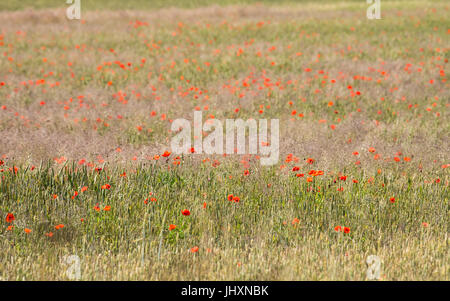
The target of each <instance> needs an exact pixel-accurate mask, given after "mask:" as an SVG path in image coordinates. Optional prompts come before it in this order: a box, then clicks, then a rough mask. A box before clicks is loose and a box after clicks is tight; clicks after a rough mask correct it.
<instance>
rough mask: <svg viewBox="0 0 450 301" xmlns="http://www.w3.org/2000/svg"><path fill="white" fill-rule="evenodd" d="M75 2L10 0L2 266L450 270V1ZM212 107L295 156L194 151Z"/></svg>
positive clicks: (232, 276) (197, 274) (148, 271)
mask: <svg viewBox="0 0 450 301" xmlns="http://www.w3.org/2000/svg"><path fill="white" fill-rule="evenodd" d="M67 7H68V5H67V4H66V3H65V1H55V0H39V1H19V0H10V1H6V2H4V3H3V2H2V3H1V4H0V141H1V142H0V218H1V220H0V226H1V227H0V249H1V252H0V279H2V280H367V279H368V277H369V276H370V275H374V277H372V278H370V277H369V280H375V279H378V280H449V275H450V266H449V258H450V257H449V237H448V233H449V191H448V184H449V172H448V171H449V167H450V155H449V154H450V152H449V151H450V122H449V117H450V114H449V113H450V111H449V106H450V102H449V100H450V89H449V86H450V84H449V82H448V80H449V75H448V74H449V63H448V59H449V46H450V18H449V16H450V11H449V10H450V5H449V3H448V2H446V1H387V0H386V1H384V0H382V1H381V19H379V20H377V19H375V20H371V19H368V18H367V15H366V10H367V8H368V4H367V3H366V1H323V2H318V1H316V2H312V1H279V2H275V1H259V2H258V1H251V0H246V1H244V0H243V1H232V0H227V1H184V0H179V1H175V0H173V1H167V2H165V1H159V0H157V1H141V0H129V1H126V4H125V3H124V2H123V1H118V0H115V1H95V2H94V1H88V0H86V1H81V19H73V20H70V19H68V17H67V11H66V9H67ZM194 112H201V114H202V116H203V121H205V120H207V119H210V120H211V119H214V120H220V121H224V120H226V119H242V120H249V119H250V120H252V119H255V120H258V119H267V120H269V119H277V120H279V160H278V162H277V163H276V164H273V165H270V166H264V165H261V162H260V155H258V154H223V155H222V154H206V153H204V152H203V153H201V152H198V149H197V150H196V149H194V148H192V149H190V152H187V153H184V154H177V153H175V152H174V151H173V150H172V149H171V139H172V138H173V137H174V135H175V132H174V130H173V129H172V127H171V125H172V123H173V122H174V120H177V119H179V118H184V119H186V120H189V121H192V120H193V116H194ZM208 134H209V132H208V131H203V132H201V134H200V135H201V136H202V137H203V138H204V139H205V138H206V137H207V136H208ZM194 138H195V137H194ZM197 138H198V137H197ZM373 263H374V264H375V265H376V266H373V267H376V268H377V270H376V272H378V274H376V273H375V270H374V269H372V270H371V268H373V267H372V266H371V265H372V264H373Z"/></svg>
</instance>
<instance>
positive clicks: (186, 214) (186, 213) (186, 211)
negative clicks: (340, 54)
mask: <svg viewBox="0 0 450 301" xmlns="http://www.w3.org/2000/svg"><path fill="white" fill-rule="evenodd" d="M181 213H182V214H183V215H184V216H189V215H191V212H190V211H189V210H187V209H184V210H182V211H181Z"/></svg>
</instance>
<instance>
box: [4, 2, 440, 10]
mask: <svg viewBox="0 0 450 301" xmlns="http://www.w3.org/2000/svg"><path fill="white" fill-rule="evenodd" d="M318 2H320V3H326V4H333V3H336V4H337V3H346V2H352V3H355V2H360V3H361V5H368V4H367V3H366V1H365V0H344V1H342V0H321V1H312V0H220V1H218V0H127V1H122V0H81V5H82V9H87V10H100V9H102V10H103V9H112V10H117V9H136V10H142V9H158V8H163V7H180V8H195V7H201V6H211V5H220V6H227V5H244V4H258V3H259V4H264V5H297V4H302V3H315V4H319V3H318ZM382 2H383V1H382ZM384 2H389V3H392V2H405V5H409V4H410V3H411V2H425V3H426V2H428V3H436V2H446V1H445V0H433V1H431V0H422V1H407V0H389V1H384ZM67 6H68V4H67V3H66V0H2V1H1V2H0V11H5V10H21V9H45V8H61V7H62V8H64V7H67Z"/></svg>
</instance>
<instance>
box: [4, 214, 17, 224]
mask: <svg viewBox="0 0 450 301" xmlns="http://www.w3.org/2000/svg"><path fill="white" fill-rule="evenodd" d="M15 219H16V218H15V217H14V214H12V213H8V214H7V215H6V222H7V223H12V222H13V221H14V220H15Z"/></svg>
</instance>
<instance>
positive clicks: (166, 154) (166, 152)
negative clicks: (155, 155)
mask: <svg viewBox="0 0 450 301" xmlns="http://www.w3.org/2000/svg"><path fill="white" fill-rule="evenodd" d="M170 154H171V152H169V151H165V152H164V154H162V156H163V157H166V158H167V157H169V156H170Z"/></svg>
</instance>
